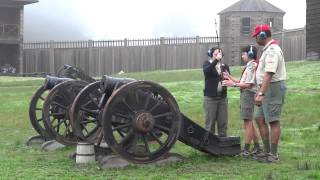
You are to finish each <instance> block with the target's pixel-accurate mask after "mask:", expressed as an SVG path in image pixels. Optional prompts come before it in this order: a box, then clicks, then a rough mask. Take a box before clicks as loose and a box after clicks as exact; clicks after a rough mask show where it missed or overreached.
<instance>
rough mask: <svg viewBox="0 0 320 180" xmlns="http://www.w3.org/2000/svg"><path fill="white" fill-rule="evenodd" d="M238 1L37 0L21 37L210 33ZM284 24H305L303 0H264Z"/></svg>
mask: <svg viewBox="0 0 320 180" xmlns="http://www.w3.org/2000/svg"><path fill="white" fill-rule="evenodd" d="M237 1H238V0H227V1H218V0H197V1H185V0H184V1H183V0H173V1H172V0H162V1H152V0H135V1H130V0H90V1H86V0H39V2H38V3H36V4H31V5H27V6H25V11H24V13H25V14H24V40H25V41H48V40H88V39H94V40H98V39H100V40H108V39H124V38H129V39H138V38H156V37H162V36H164V37H176V36H179V37H182V36H197V35H199V36H215V25H214V19H217V22H219V19H218V18H219V16H218V15H217V13H219V12H220V11H222V10H223V9H225V8H227V7H229V6H230V5H232V4H234V3H236V2H237ZM268 2H270V3H272V4H273V5H275V6H277V7H278V8H280V9H282V10H284V11H285V12H286V15H285V16H284V28H285V29H292V28H300V27H303V26H304V25H305V19H306V18H305V14H306V12H305V11H306V2H305V0H295V1H292V0H281V1H280V0H268Z"/></svg>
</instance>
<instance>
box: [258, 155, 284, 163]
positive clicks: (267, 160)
mask: <svg viewBox="0 0 320 180" xmlns="http://www.w3.org/2000/svg"><path fill="white" fill-rule="evenodd" d="M256 160H258V161H259V162H265V163H275V162H279V156H278V155H274V154H271V153H268V154H267V156H264V157H262V156H261V157H260V158H257V159H256Z"/></svg>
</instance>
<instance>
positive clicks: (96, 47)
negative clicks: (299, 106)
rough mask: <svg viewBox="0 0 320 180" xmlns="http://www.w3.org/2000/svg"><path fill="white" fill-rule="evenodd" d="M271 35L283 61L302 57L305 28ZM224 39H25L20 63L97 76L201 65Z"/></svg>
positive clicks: (28, 70)
mask: <svg viewBox="0 0 320 180" xmlns="http://www.w3.org/2000/svg"><path fill="white" fill-rule="evenodd" d="M273 36H274V38H275V39H277V40H279V41H280V46H281V47H282V49H283V52H284V55H285V59H286V61H290V60H301V59H305V57H306V40H305V39H306V38H305V37H306V35H305V29H304V28H301V29H294V30H284V31H283V32H280V33H274V34H273ZM224 39H225V41H224ZM227 39H228V38H222V39H220V38H217V37H199V36H197V37H181V38H163V37H162V38H157V39H138V40H130V39H124V40H110V41H92V40H89V41H63V42H57V41H49V42H28V43H24V44H23V48H24V51H23V65H22V66H23V72H24V73H34V72H47V73H54V72H56V71H57V69H58V68H59V67H61V66H62V65H63V64H70V65H74V66H77V67H79V68H81V69H83V70H84V71H85V72H86V73H88V74H89V75H90V76H96V77H99V76H101V75H105V74H109V75H110V74H115V73H118V72H120V71H124V72H137V71H153V70H171V69H191V68H200V67H201V65H202V62H203V61H204V60H206V59H207V58H208V57H207V51H208V49H209V48H211V47H212V46H217V44H218V42H219V43H220V46H221V47H222V48H224V47H229V46H230V44H234V42H231V41H229V40H227ZM240 48H241V47H239V49H240ZM239 58H240V54H239ZM229 61H230V62H229ZM239 62H240V61H239ZM225 63H228V64H229V65H235V64H234V63H233V62H231V60H228V59H225ZM236 65H238V64H236Z"/></svg>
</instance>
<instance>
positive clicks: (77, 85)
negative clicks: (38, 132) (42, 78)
mask: <svg viewBox="0 0 320 180" xmlns="http://www.w3.org/2000/svg"><path fill="white" fill-rule="evenodd" d="M86 85H87V83H86V82H84V81H77V80H73V81H66V82H62V83H60V84H58V85H57V86H55V87H54V88H53V89H52V90H51V91H50V93H49V94H48V96H47V98H46V100H45V102H44V105H43V114H42V115H43V117H42V118H43V120H44V125H45V127H46V129H47V132H48V134H49V136H50V137H51V138H52V139H55V140H57V141H58V142H60V143H62V144H64V145H75V144H76V143H77V141H78V137H77V136H75V135H74V133H73V131H72V127H71V123H70V116H69V110H70V107H71V105H72V102H73V100H74V99H75V97H76V96H77V94H78V93H79V92H80V91H81V89H83V88H84V87H85V86H86Z"/></svg>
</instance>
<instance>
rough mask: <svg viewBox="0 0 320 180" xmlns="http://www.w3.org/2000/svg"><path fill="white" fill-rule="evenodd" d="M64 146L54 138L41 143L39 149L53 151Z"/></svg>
mask: <svg viewBox="0 0 320 180" xmlns="http://www.w3.org/2000/svg"><path fill="white" fill-rule="evenodd" d="M64 147H66V146H65V145H63V144H61V143H59V142H57V141H56V140H51V141H46V142H44V143H43V144H42V145H41V149H42V150H44V151H55V150H57V149H61V148H64Z"/></svg>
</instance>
